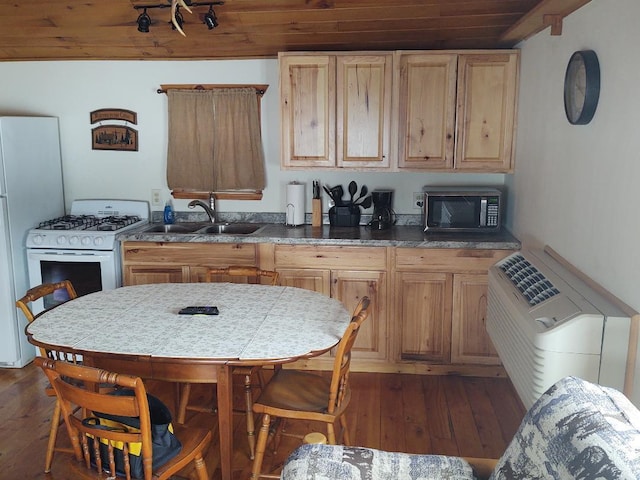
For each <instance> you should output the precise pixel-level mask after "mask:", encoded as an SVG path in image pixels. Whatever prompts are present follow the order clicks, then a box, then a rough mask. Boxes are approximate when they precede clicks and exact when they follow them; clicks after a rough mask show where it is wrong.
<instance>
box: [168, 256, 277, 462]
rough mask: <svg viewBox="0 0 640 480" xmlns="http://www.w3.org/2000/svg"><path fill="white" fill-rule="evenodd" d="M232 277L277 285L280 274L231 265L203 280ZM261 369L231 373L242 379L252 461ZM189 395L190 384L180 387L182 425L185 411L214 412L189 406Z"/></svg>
mask: <svg viewBox="0 0 640 480" xmlns="http://www.w3.org/2000/svg"><path fill="white" fill-rule="evenodd" d="M227 277H233V278H235V279H242V280H243V283H262V282H263V280H264V281H266V282H267V283H266V284H267V285H277V284H278V279H279V277H280V274H279V273H278V272H275V271H272V270H262V269H260V268H257V267H251V266H243V265H233V266H229V267H221V268H208V269H207V272H206V276H205V280H206V281H207V282H208V283H210V282H213V281H215V280H216V279H218V278H227ZM261 370H262V368H261V367H234V368H233V370H232V373H233V374H234V375H242V376H243V377H244V397H245V410H243V411H242V412H241V413H243V414H245V415H246V420H247V439H248V442H249V457H250V458H251V459H252V460H253V458H254V457H255V449H256V437H255V431H256V428H255V419H254V417H253V389H254V388H255V385H254V383H253V378H254V377H256V376H257V378H258V385H259V387H260V388H262V386H263V385H264V379H263V378H262V374H261ZM190 394H191V384H188V383H187V384H183V385H182V393H181V396H180V402H179V407H178V415H177V421H178V422H179V423H184V421H185V418H186V412H187V410H192V411H197V412H215V407H202V406H198V405H189V396H190Z"/></svg>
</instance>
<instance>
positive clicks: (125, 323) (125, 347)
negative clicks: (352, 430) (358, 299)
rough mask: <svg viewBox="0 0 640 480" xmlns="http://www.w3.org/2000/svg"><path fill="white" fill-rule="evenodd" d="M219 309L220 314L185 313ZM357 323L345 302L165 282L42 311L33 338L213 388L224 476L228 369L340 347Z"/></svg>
mask: <svg viewBox="0 0 640 480" xmlns="http://www.w3.org/2000/svg"><path fill="white" fill-rule="evenodd" d="M189 306H215V307H217V310H218V314H216V315H206V314H195V315H193V314H191V315H189V314H181V313H179V312H180V310H182V309H183V308H185V307H189ZM350 320H351V315H350V313H349V312H348V311H347V310H346V308H345V307H344V305H343V304H342V303H341V302H340V301H338V300H337V299H334V298H329V297H327V296H324V295H322V294H320V293H317V292H313V291H310V290H305V289H301V288H296V287H289V286H270V285H260V284H238V283H162V284H147V285H133V286H125V287H120V288H116V289H114V290H102V291H99V292H95V293H91V294H88V295H85V296H81V297H78V298H76V299H74V300H71V301H68V302H66V303H62V304H60V305H58V306H57V307H55V308H52V309H50V310H47V311H46V312H43V313H42V314H40V315H39V316H38V317H37V318H36V319H35V320H34V321H33V322H32V323H30V324H29V325H28V326H27V328H26V333H27V336H28V338H29V341H30V342H31V343H32V344H34V345H37V346H40V347H45V348H47V349H53V350H62V351H70V352H73V353H77V354H80V355H82V357H83V363H85V364H86V365H90V366H95V367H98V368H104V369H107V370H111V371H115V372H119V373H126V374H131V375H137V376H140V377H141V378H143V379H154V380H163V381H169V382H177V383H211V384H216V392H217V401H218V424H219V436H220V457H221V460H220V470H221V477H222V478H223V479H224V480H228V479H231V475H232V469H233V464H232V462H233V419H232V415H233V408H232V396H233V395H232V380H231V372H232V369H233V367H235V366H247V365H250V366H259V365H268V364H273V365H277V364H284V363H288V362H294V361H296V360H299V359H304V358H309V357H314V356H318V355H321V354H323V353H325V352H327V351H329V350H330V349H331V348H332V347H334V346H335V345H336V344H337V343H338V342H339V341H340V338H341V337H342V334H343V333H344V331H345V329H346V328H347V325H348V324H349V322H350Z"/></svg>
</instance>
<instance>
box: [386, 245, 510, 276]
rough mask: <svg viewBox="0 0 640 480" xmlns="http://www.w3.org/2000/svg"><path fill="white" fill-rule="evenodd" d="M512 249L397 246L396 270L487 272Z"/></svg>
mask: <svg viewBox="0 0 640 480" xmlns="http://www.w3.org/2000/svg"><path fill="white" fill-rule="evenodd" d="M511 253H512V251H511V250H482V249H429V248H396V250H395V265H396V270H400V271H417V270H428V271H434V272H450V273H465V272H486V271H487V270H488V269H489V267H491V265H493V264H494V263H496V262H497V261H498V260H501V259H503V258H504V257H506V256H507V255H509V254H511Z"/></svg>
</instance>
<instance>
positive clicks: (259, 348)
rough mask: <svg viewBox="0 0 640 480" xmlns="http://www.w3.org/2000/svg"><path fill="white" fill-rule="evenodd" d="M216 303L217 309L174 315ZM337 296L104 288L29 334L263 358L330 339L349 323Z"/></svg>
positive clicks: (133, 349) (178, 354) (184, 353)
mask: <svg viewBox="0 0 640 480" xmlns="http://www.w3.org/2000/svg"><path fill="white" fill-rule="evenodd" d="M191 305H197V306H202V305H215V306H217V307H218V310H219V312H220V313H219V315H180V314H178V311H179V310H180V309H182V308H183V307H186V306H191ZM350 318H351V316H350V313H349V312H348V311H347V310H346V309H345V308H344V306H343V305H342V303H340V302H339V301H338V300H336V299H332V298H328V297H325V296H324V295H321V294H319V293H316V292H312V291H309V290H303V289H299V288H294V287H280V286H267V285H251V284H235V283H167V284H153V285H137V286H130V287H122V288H117V289H115V290H105V291H101V292H96V293H92V294H89V295H85V296H82V297H79V298H77V299H75V300H72V301H70V302H67V303H65V304H62V305H60V306H58V307H56V308H54V309H52V310H49V311H48V312H45V313H43V314H42V315H41V316H40V317H39V318H38V319H37V320H36V321H34V322H33V323H32V324H30V325H29V326H28V327H27V332H28V333H29V334H31V335H32V338H33V340H35V341H40V342H44V343H46V344H48V345H51V346H57V347H68V348H73V349H76V350H85V351H93V352H109V353H120V354H134V355H151V356H157V357H166V358H196V359H199V358H202V359H231V360H253V359H259V360H269V359H285V358H291V357H300V356H304V355H307V354H309V353H310V352H313V351H318V350H326V349H328V348H330V347H331V346H333V345H335V344H336V343H337V342H338V341H339V340H340V337H341V336H342V333H343V332H344V330H345V329H346V327H347V325H348V323H349V321H350Z"/></svg>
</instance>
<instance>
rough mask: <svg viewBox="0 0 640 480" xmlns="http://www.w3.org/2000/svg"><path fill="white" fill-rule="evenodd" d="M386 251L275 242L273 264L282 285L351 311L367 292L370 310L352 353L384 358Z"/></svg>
mask: <svg viewBox="0 0 640 480" xmlns="http://www.w3.org/2000/svg"><path fill="white" fill-rule="evenodd" d="M386 252H387V249H386V248H383V247H369V248H365V247H338V246H313V245H276V247H275V251H274V259H275V260H274V265H275V269H276V270H277V271H278V272H279V273H280V284H281V285H287V286H293V287H299V288H306V289H308V290H313V291H316V292H320V293H323V294H324V295H329V296H331V297H333V298H337V299H338V300H340V301H341V302H342V303H343V304H344V305H345V307H346V308H347V310H349V311H353V309H354V308H355V307H356V305H357V304H358V302H359V301H360V299H361V298H362V297H364V296H365V295H366V296H368V297H369V299H370V300H371V302H372V305H371V314H370V316H369V318H368V319H367V320H366V321H365V323H364V324H363V326H362V330H361V331H360V333H359V334H358V339H357V340H356V343H355V344H354V347H353V357H354V358H355V359H369V360H386V359H387V301H386V300H387V273H386V270H387V266H386V265H387V253H386ZM313 363H314V362H310V364H313ZM315 363H317V362H315Z"/></svg>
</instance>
